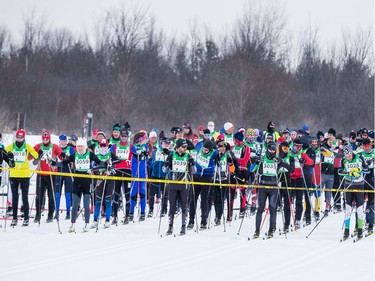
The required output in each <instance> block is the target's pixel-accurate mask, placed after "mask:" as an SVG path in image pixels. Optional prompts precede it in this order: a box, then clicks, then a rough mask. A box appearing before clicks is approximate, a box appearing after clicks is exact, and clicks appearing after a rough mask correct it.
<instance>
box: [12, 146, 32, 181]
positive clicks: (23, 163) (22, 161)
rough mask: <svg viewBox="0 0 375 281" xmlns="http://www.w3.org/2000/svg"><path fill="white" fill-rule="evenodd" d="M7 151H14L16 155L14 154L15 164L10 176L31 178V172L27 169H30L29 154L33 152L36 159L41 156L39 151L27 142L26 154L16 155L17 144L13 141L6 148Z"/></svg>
mask: <svg viewBox="0 0 375 281" xmlns="http://www.w3.org/2000/svg"><path fill="white" fill-rule="evenodd" d="M5 151H6V152H12V153H13V154H14V155H15V156H14V159H15V166H14V169H11V170H10V174H9V177H11V178H29V177H30V172H29V171H27V170H29V169H30V165H29V156H30V154H31V156H32V157H34V159H37V158H38V156H39V155H38V153H37V152H36V151H35V149H34V148H33V147H32V146H31V145H29V144H27V143H26V144H25V152H26V153H25V155H22V156H17V155H16V144H15V143H12V144H10V145H8V146H7V147H6V148H5ZM17 158H18V159H17Z"/></svg>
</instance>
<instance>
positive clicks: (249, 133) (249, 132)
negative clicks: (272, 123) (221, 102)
mask: <svg viewBox="0 0 375 281" xmlns="http://www.w3.org/2000/svg"><path fill="white" fill-rule="evenodd" d="M246 134H247V135H249V136H254V134H255V132H254V130H253V129H251V128H249V129H247V131H246Z"/></svg>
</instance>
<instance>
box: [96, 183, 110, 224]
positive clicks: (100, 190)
mask: <svg viewBox="0 0 375 281" xmlns="http://www.w3.org/2000/svg"><path fill="white" fill-rule="evenodd" d="M98 181H100V182H98V184H97V186H96V189H95V209H94V221H98V218H99V214H100V210H101V206H102V202H103V201H104V206H105V220H106V221H109V219H110V218H111V213H112V198H113V191H114V182H113V181H111V180H107V179H104V180H98Z"/></svg>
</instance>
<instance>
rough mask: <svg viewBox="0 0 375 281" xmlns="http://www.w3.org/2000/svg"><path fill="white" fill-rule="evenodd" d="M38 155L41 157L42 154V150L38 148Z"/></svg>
mask: <svg viewBox="0 0 375 281" xmlns="http://www.w3.org/2000/svg"><path fill="white" fill-rule="evenodd" d="M38 155H39V158H40V157H42V155H43V150H41V149H39V151H38Z"/></svg>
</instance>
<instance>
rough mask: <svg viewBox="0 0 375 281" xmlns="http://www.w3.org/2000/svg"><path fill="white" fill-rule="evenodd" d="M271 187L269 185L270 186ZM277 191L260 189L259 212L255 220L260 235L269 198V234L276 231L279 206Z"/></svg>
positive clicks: (256, 230)
mask: <svg viewBox="0 0 375 281" xmlns="http://www.w3.org/2000/svg"><path fill="white" fill-rule="evenodd" d="M268 185H269V184H268ZM277 194H278V192H277V189H276V188H275V189H266V188H259V190H258V210H257V214H256V219H255V232H257V233H259V231H260V224H261V223H262V215H263V212H264V209H265V206H266V201H267V198H268V210H269V214H270V227H269V232H274V231H275V230H276V205H277Z"/></svg>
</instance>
